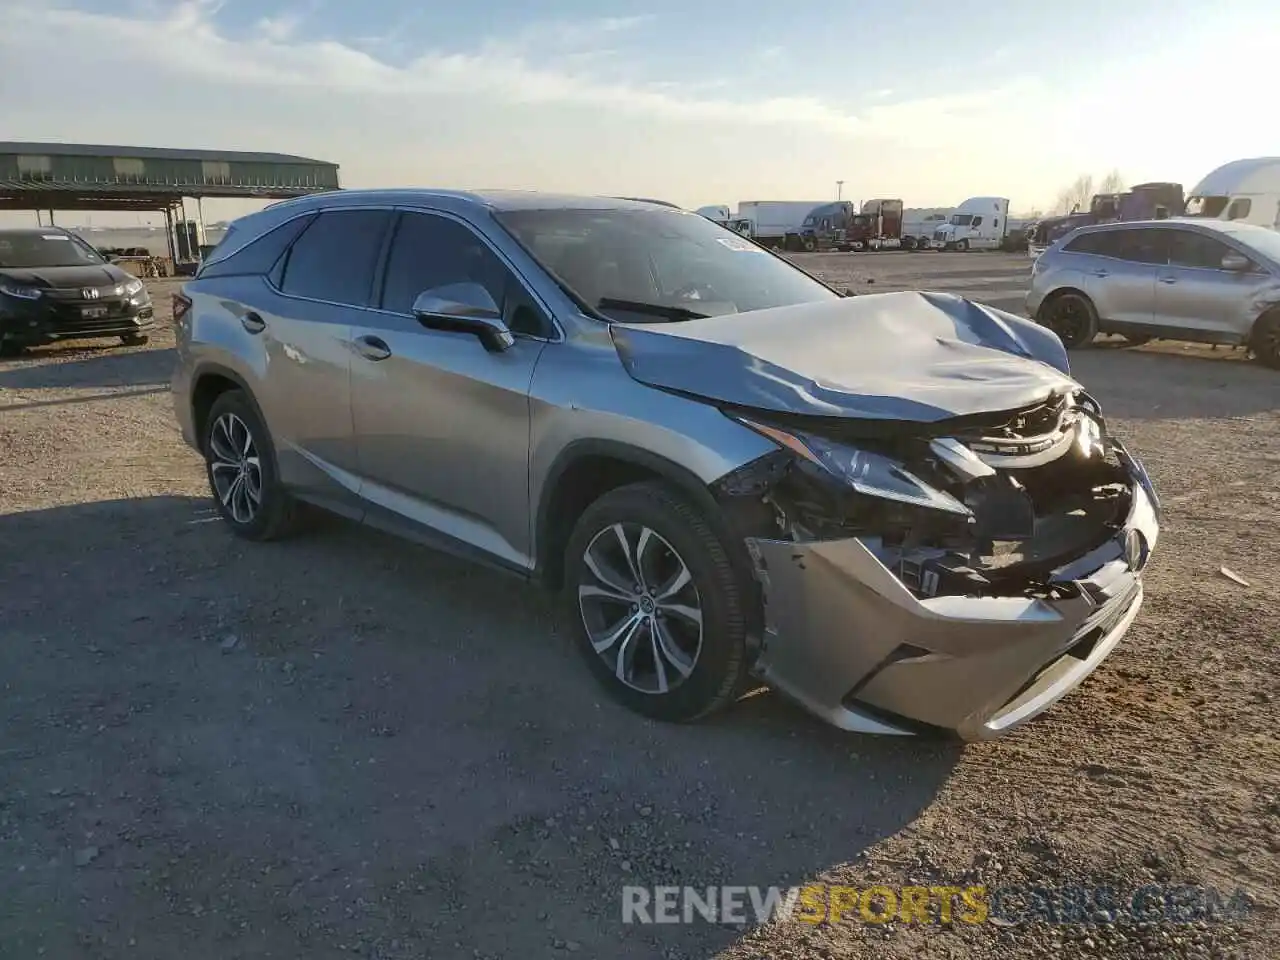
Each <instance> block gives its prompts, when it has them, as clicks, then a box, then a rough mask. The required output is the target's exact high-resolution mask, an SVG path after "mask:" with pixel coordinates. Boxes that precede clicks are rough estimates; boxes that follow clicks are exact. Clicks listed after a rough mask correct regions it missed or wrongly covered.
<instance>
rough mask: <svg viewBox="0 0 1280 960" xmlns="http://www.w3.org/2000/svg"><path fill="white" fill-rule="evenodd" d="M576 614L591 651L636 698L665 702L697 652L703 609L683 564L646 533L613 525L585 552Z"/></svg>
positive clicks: (685, 676) (644, 528)
mask: <svg viewBox="0 0 1280 960" xmlns="http://www.w3.org/2000/svg"><path fill="white" fill-rule="evenodd" d="M581 569H582V573H581V577H580V580H579V584H578V610H579V612H580V614H581V616H582V622H583V625H584V626H585V627H586V630H587V634H588V636H589V637H590V641H591V646H592V647H593V648H594V650H595V652H596V653H597V654H598V655H599V656H600V657H601V659H603V660H604V662H605V663H606V665H608V667H609V669H610V671H611V672H612V673H613V675H614V676H615V677H616V678H617V679H618V680H619V681H620V682H621V683H624V684H626V685H627V686H628V687H630V688H631V689H633V690H636V691H638V692H640V693H647V694H666V693H669V692H670V691H671V690H673V689H675V688H676V687H678V686H679V685H680V684H682V683H683V682H684V681H685V680H687V679H688V677H689V675H690V674H691V673H692V672H693V669H694V667H695V666H696V665H697V662H698V655H699V653H700V652H701V650H702V629H703V625H702V602H701V597H700V596H699V594H698V588H697V585H696V584H695V583H694V580H693V575H692V574H691V573H690V572H689V567H688V565H687V564H686V563H685V561H684V560H683V559H682V558H681V556H680V555H679V554H678V553H677V552H676V551H675V549H674V548H673V547H672V546H671V544H670V543H669V542H668V541H667V540H665V539H664V538H663V537H662V536H661V535H660V534H659V533H657V532H655V531H654V530H653V529H651V528H650V527H647V526H643V525H639V524H631V523H614V524H612V525H610V526H608V527H605V528H604V529H603V530H600V531H599V532H598V533H596V535H595V536H594V537H592V538H591V541H590V542H589V543H588V544H587V548H586V550H585V551H584V552H583V556H582V564H581Z"/></svg>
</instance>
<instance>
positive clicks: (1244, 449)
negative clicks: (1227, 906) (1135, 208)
mask: <svg viewBox="0 0 1280 960" xmlns="http://www.w3.org/2000/svg"><path fill="white" fill-rule="evenodd" d="M797 259H798V260H802V261H803V262H804V265H805V266H806V267H807V268H809V269H813V270H815V271H817V272H819V273H820V274H822V275H823V276H824V277H826V278H827V279H829V280H833V281H836V282H838V283H841V284H846V285H850V286H853V287H855V288H856V289H858V290H859V291H860V292H863V291H865V292H872V291H879V290H888V289H900V288H903V287H913V286H925V287H928V288H932V289H941V290H951V291H955V292H959V293H964V294H967V295H971V296H973V297H975V298H976V299H981V300H987V301H989V302H992V303H994V304H995V305H997V306H1002V307H1005V308H1011V309H1019V308H1020V303H1021V295H1022V292H1023V290H1024V289H1025V284H1026V280H1027V277H1028V275H1029V261H1028V260H1027V259H1026V258H1025V257H1012V256H1004V255H996V254H969V255H963V254H958V255H951V254H907V253H885V254H862V255H816V256H812V257H808V258H804V257H798V258H797ZM152 287H153V294H154V296H155V297H156V298H157V303H158V304H160V305H161V306H162V307H163V311H162V312H163V314H164V317H163V319H164V321H165V322H163V323H162V324H161V328H160V329H161V332H160V333H159V335H158V336H156V337H155V338H154V339H153V342H152V343H151V344H150V345H149V346H148V347H145V348H135V349H127V350H126V349H120V348H117V347H111V348H94V347H84V348H79V347H76V346H72V347H67V346H64V347H60V348H56V349H45V350H40V351H36V352H34V353H33V354H32V355H30V356H28V357H25V358H22V359H20V360H15V361H5V362H3V363H0V685H2V687H0V690H2V696H0V957H3V958H6V960H7V958H23V960H26V958H32V957H38V956H44V957H50V958H67V960H79V958H95V960H96V958H117V957H118V958H164V960H170V958H173V957H177V956H184V957H187V958H189V960H204V958H217V960H231V958H238V957H242V958H263V957H275V958H303V957H305V958H308V960H323V958H329V957H349V956H361V957H366V958H377V960H420V958H436V957H449V958H452V957H464V958H498V957H541V956H549V957H557V956H561V955H563V954H565V953H579V954H580V955H582V956H587V957H599V958H683V957H708V956H716V955H718V956H721V957H725V958H735V960H737V958H748V957H751V958H756V957H759V958H765V957H769V958H775V960H776V958H784V957H786V958H809V957H817V958H844V957H859V958H861V957H867V958H873V957H875V958H879V957H888V958H904V960H905V958H917V957H950V958H969V957H999V958H1005V957H1010V958H1024V957H1025V958H1041V957H1044V956H1047V955H1049V954H1050V953H1053V954H1057V955H1064V956H1090V957H1094V956H1097V957H1184V956H1185V957H1240V958H1245V957H1248V958H1260V957H1264V956H1280V913H1278V912H1277V909H1278V907H1280V902H1278V900H1277V894H1276V892H1275V886H1274V885H1275V876H1276V867H1277V865H1278V864H1280V763H1278V762H1277V761H1278V759H1280V740H1278V739H1277V736H1276V724H1277V720H1278V719H1280V711H1278V710H1277V698H1278V697H1280V691H1278V690H1277V676H1278V675H1280V655H1278V652H1277V651H1278V639H1280V637H1278V635H1280V618H1278V617H1277V615H1276V609H1277V601H1278V600H1280V582H1278V581H1277V570H1278V569H1280V537H1277V535H1276V532H1277V522H1276V516H1277V509H1278V508H1280V487H1278V486H1277V483H1276V475H1277V472H1278V471H1280V374H1277V373H1276V372H1274V371H1268V370H1265V369H1262V368H1260V367H1259V366H1257V365H1256V364H1253V363H1250V362H1247V361H1244V360H1243V359H1242V358H1241V357H1239V356H1238V355H1236V354H1232V353H1231V352H1228V351H1217V352H1213V351H1210V350H1208V349H1204V348H1196V347H1186V346H1183V345H1159V344H1157V345H1153V346H1150V347H1147V348H1143V349H1138V350H1132V349H1118V348H1115V347H1110V346H1105V345H1104V346H1102V347H1100V348H1098V349H1094V350H1090V351H1083V352H1080V353H1078V354H1073V357H1072V359H1073V363H1074V365H1075V370H1076V373H1077V375H1078V376H1079V377H1080V378H1081V379H1082V380H1083V382H1084V383H1085V384H1086V385H1087V386H1088V387H1089V388H1090V389H1091V390H1092V391H1094V392H1095V394H1096V395H1097V396H1098V397H1099V398H1100V400H1101V401H1102V403H1103V405H1104V409H1105V411H1106V412H1107V413H1108V414H1109V415H1110V419H1111V421H1112V423H1113V424H1114V426H1115V428H1116V429H1117V430H1118V432H1119V433H1120V434H1122V435H1123V437H1124V438H1125V439H1126V440H1127V441H1129V442H1130V443H1131V446H1132V447H1134V448H1135V449H1136V451H1137V452H1138V453H1139V455H1140V456H1142V457H1143V458H1144V459H1145V462H1146V464H1147V466H1148V468H1149V469H1150V470H1151V472H1152V474H1153V476H1154V479H1155V482H1156V484H1157V487H1158V489H1159V491H1160V493H1161V495H1162V497H1163V501H1164V505H1165V510H1166V516H1165V521H1164V524H1165V525H1164V530H1163V534H1162V537H1161V542H1160V545H1159V548H1158V554H1157V557H1156V559H1155V561H1154V562H1153V565H1152V567H1151V569H1150V573H1149V577H1148V601H1147V604H1146V607H1145V608H1144V610H1143V612H1142V614H1141V616H1140V618H1139V620H1138V622H1137V623H1136V625H1135V627H1134V628H1133V630H1132V631H1131V633H1130V634H1129V636H1128V638H1127V639H1126V641H1125V642H1124V643H1123V644H1122V645H1121V646H1120V647H1119V648H1118V649H1117V650H1116V652H1115V653H1114V654H1113V655H1112V656H1111V657H1110V658H1109V659H1108V660H1107V661H1106V662H1104V664H1103V665H1102V667H1101V668H1100V669H1099V670H1098V672H1097V673H1096V674H1095V675H1094V676H1093V677H1092V678H1091V679H1090V680H1089V681H1088V682H1086V683H1085V684H1084V686H1082V687H1081V688H1080V689H1079V690H1078V691H1076V692H1075V693H1073V694H1072V695H1070V696H1069V697H1067V698H1066V699H1065V700H1063V701H1062V702H1061V703H1059V704H1058V705H1057V706H1056V707H1055V708H1054V709H1053V710H1052V711H1050V712H1049V713H1048V714H1046V715H1045V716H1044V717H1043V718H1041V719H1040V720H1038V721H1036V722H1035V723H1033V724H1030V725H1028V726H1027V727H1024V728H1023V729H1021V730H1019V731H1017V732H1015V733H1014V734H1013V735H1011V736H1009V737H1007V738H1005V739H1003V740H1000V741H997V742H995V743H989V744H983V745H977V746H968V747H959V746H955V745H951V744H946V743H939V742H924V741H906V740H898V739H876V738H871V737H860V736H854V735H849V734H844V733H840V732H838V731H835V730H831V729H828V728H826V727H824V726H822V725H820V724H819V723H817V722H816V721H813V720H811V719H809V718H808V717H807V716H806V715H805V714H803V713H802V712H800V711H799V710H798V709H796V708H794V707H792V706H790V705H789V704H787V703H786V702H783V701H781V700H780V699H779V698H777V697H775V696H773V695H764V696H757V697H754V698H752V699H749V700H746V701H744V702H743V703H741V704H739V705H737V706H736V707H735V708H734V709H733V710H731V711H729V712H728V713H727V714H725V715H723V716H721V717H719V718H717V719H716V720H715V721H713V722H711V723H708V724H704V725H700V726H693V727H672V726H663V725H658V724H654V723H650V722H647V721H645V720H642V719H639V718H637V717H636V716H634V715H631V714H629V713H627V712H625V711H623V710H622V709H621V708H619V707H616V706H614V705H613V704H612V703H611V702H609V701H607V700H604V699H602V698H601V697H600V696H599V695H598V694H597V691H596V689H595V687H594V686H593V684H592V683H591V682H590V679H589V677H588V675H587V673H586V671H585V668H584V667H582V666H581V665H580V664H579V663H578V661H577V660H576V659H575V656H574V654H573V651H572V650H571V649H570V648H569V645H568V643H567V641H566V639H565V637H564V636H563V635H561V634H559V633H557V630H556V627H555V623H554V618H553V616H552V609H551V604H550V603H549V602H548V600H547V598H546V597H544V596H543V595H542V594H540V593H539V592H538V591H537V590H536V589H534V588H531V587H527V586H524V585H522V584H520V583H519V582H516V581H513V580H509V579H505V578H503V577H502V576H500V575H498V574H493V573H489V572H487V571H485V570H482V569H479V568H474V567H470V566H466V565H463V564H462V563H460V562H456V561H453V560H450V559H447V558H443V557H441V556H437V555H435V554H433V553H430V552H428V551H426V550H424V549H421V548H417V547H414V546H410V545H407V544H402V543H399V542H396V541H392V540H390V539H388V538H385V537H383V536H380V535H378V534H375V533H371V532H368V531H365V530H362V529H359V528H354V527H352V526H350V525H347V524H344V523H341V522H338V521H334V522H332V523H330V524H326V525H324V526H323V527H322V528H321V529H320V530H318V531H317V532H315V533H313V534H310V535H308V536H306V537H304V538H302V539H298V540H294V541H289V542H285V543H278V544H270V545H249V544H244V543H242V542H239V541H237V540H235V539H233V538H232V537H231V536H230V535H229V534H228V533H227V532H226V531H225V530H224V529H223V527H222V526H221V524H220V523H219V522H218V521H217V520H216V518H215V514H214V511H213V510H212V508H211V504H210V502H209V499H208V497H207V494H206V488H205V483H204V478H203V472H202V469H201V465H200V463H199V461H198V459H197V457H196V456H195V455H194V454H193V453H192V452H191V451H189V450H187V449H186V448H184V447H183V446H182V445H181V443H180V441H179V438H178V434H177V430H176V427H175V425H174V422H173V417H172V413H171V401H170V397H169V393H168V387H167V381H168V377H169V372H170V367H171V364H172V350H171V347H172V336H171V333H170V332H169V331H168V324H167V320H168V294H169V292H170V291H171V290H172V289H173V285H172V284H171V283H169V282H157V283H154V284H153V285H152ZM1223 566H1226V567H1228V568H1229V569H1231V570H1232V571H1234V572H1236V573H1237V574H1239V575H1240V576H1241V577H1243V578H1244V579H1245V580H1247V582H1248V584H1249V585H1248V586H1243V585H1241V584H1239V583H1237V582H1234V581H1233V580H1231V579H1228V578H1227V577H1226V576H1224V575H1222V574H1221V573H1220V568H1221V567H1223ZM818 881H829V882H832V883H841V884H851V885H855V886H858V887H860V888H861V887H866V886H867V885H869V884H872V883H883V884H888V885H902V884H920V883H923V884H925V885H930V884H932V885H959V886H964V885H970V884H980V883H985V884H988V885H991V886H993V887H994V886H998V885H1002V884H1036V885H1041V886H1046V887H1058V886H1063V885H1086V884H1087V885H1094V884H1106V885H1111V886H1114V887H1117V888H1120V889H1121V890H1128V889H1132V888H1136V887H1140V886H1142V885H1143V884H1147V883H1161V884H1191V885H1198V886H1204V887H1213V888H1216V889H1218V890H1220V891H1223V892H1226V893H1231V892H1234V891H1236V890H1241V891H1243V892H1244V894H1245V896H1246V898H1247V901H1248V902H1249V903H1250V904H1251V909H1250V911H1249V912H1248V914H1247V915H1246V916H1244V917H1243V918H1241V919H1237V920H1234V921H1230V922H1192V923H1182V924H1178V923H1150V924H1143V925H1134V924H1131V923H1121V922H1116V923H1106V922H1102V921H1103V920H1105V918H1102V917H1097V918H1093V919H1095V920H1097V921H1098V922H1093V923H1085V924H1081V923H1072V924H1052V923H1045V922H1031V923H1013V924H1010V923H1008V922H1004V923H986V924H982V925H977V926H970V925H965V924H951V925H922V924H906V923H901V922H895V923H889V924H883V925H881V924H867V923H863V922H854V921H852V920H846V921H844V922H842V923H839V924H835V925H820V926H813V925H810V924H806V923H802V922H797V921H794V920H793V921H791V922H780V923H772V924H768V925H765V926H763V927H760V928H758V929H754V930H750V929H748V930H744V929H740V928H733V927H730V926H721V925H715V924H711V923H707V922H702V921H697V922H695V923H693V924H689V925H683V924H681V925H650V926H643V925H628V926H624V925H623V924H622V923H621V902H622V893H621V891H622V887H623V886H624V885H626V884H640V885H646V886H651V885H659V884H661V885H683V884H689V885H693V886H697V887H705V886H707V885H711V884H739V885H761V886H765V885H775V884H776V885H782V886H789V885H799V884H804V883H809V882H818Z"/></svg>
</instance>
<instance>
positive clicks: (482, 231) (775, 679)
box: [173, 190, 1159, 739]
mask: <svg viewBox="0 0 1280 960" xmlns="http://www.w3.org/2000/svg"><path fill="white" fill-rule="evenodd" d="M174 317H175V322H176V325H177V353H178V366H177V370H176V372H175V376H174V381H173V386H174V399H175V405H176V411H177V416H178V420H179V423H180V425H181V428H182V432H183V435H184V436H185V438H186V440H187V441H188V442H189V443H190V444H191V445H192V446H193V447H195V448H196V449H197V450H198V451H200V453H201V454H202V455H203V457H204V460H205V464H206V468H207V472H208V479H209V484H210V488H211V490H212V493H213V496H214V499H215V502H216V504H217V507H218V509H219V511H220V512H221V514H222V517H223V519H224V520H225V521H226V523H227V524H228V526H229V527H230V528H231V529H232V530H233V531H234V532H235V533H237V534H239V535H240V536H242V537H245V538H248V539H251V540H265V539H270V538H273V537H278V536H281V535H284V534H285V533H287V532H289V531H290V530H292V529H293V528H294V527H296V525H297V524H298V523H299V522H300V521H302V520H303V519H304V518H305V515H306V511H307V508H309V507H313V506H319V507H322V508H325V509H327V510H330V511H333V512H336V513H339V514H342V515H345V516H347V517H350V518H352V519H354V520H357V521H362V522H364V523H367V524H370V525H373V526H377V527H381V528H384V529H387V530H390V531H393V532H395V533H397V534H400V535H403V536H406V537H410V538H413V539H417V540H420V541H423V542H426V543H429V544H433V545H436V546H439V547H442V548H445V549H448V550H452V551H454V552H456V553H458V554H460V555H463V556H467V557H472V558H475V559H479V560H482V561H485V562H487V563H490V564H492V565H495V566H497V567H499V568H502V569H504V570H508V571H511V572H513V573H515V574H517V575H519V576H522V577H525V578H529V579H535V580H537V581H539V582H541V583H543V584H545V585H546V586H548V587H550V588H551V589H553V590H556V591H558V592H560V594H561V595H562V597H563V602H564V605H565V608H566V615H567V618H568V621H569V622H570V623H571V624H572V630H573V633H574V636H575V638H576V643H577V646H578V648H579V650H580V651H581V653H582V655H583V657H584V659H585V661H586V663H587V664H588V665H589V667H590V669H591V670H592V671H593V672H594V673H595V675H596V677H597V678H598V679H599V681H600V682H601V683H602V684H603V685H604V686H605V687H606V688H607V689H608V690H609V691H610V692H611V693H612V694H613V695H614V696H616V697H617V699H619V700H620V701H622V702H623V703H625V704H627V705H628V706H630V707H631V708H633V709H635V710H637V711H639V712H641V713H644V714H646V715H649V716H652V717H656V718H660V719H663V720H671V721H686V720H693V719H696V718H699V717H702V716H705V715H707V714H709V713H711V712H712V711H714V710H716V709H717V708H719V707H722V706H724V705H725V704H727V703H729V702H730V701H732V700H733V699H734V698H735V697H737V696H738V695H740V694H741V693H742V692H744V691H745V690H747V689H749V688H751V687H753V686H758V685H759V684H760V682H761V681H763V682H765V683H767V684H770V685H772V686H773V687H775V688H777V689H779V690H781V691H783V692H785V693H786V694H789V695H790V696H791V697H793V698H794V699H796V700H797V701H799V702H800V703H801V704H803V705H804V706H806V707H807V708H808V709H810V710H811V711H813V712H814V713H816V714H817V715H819V716H821V717H823V718H825V719H826V720H828V721H830V722H831V723H833V724H836V725H837V726H839V727H842V728H844V729H847V730H854V731H866V732H878V733H894V734H908V733H919V732H928V731H934V732H936V731H946V732H952V733H958V734H959V735H960V736H962V737H964V738H968V739H983V738H988V737H993V736H997V735H999V734H1001V733H1004V732H1005V731H1007V730H1010V729H1012V728H1013V727H1015V726H1017V725H1018V724H1020V723H1022V722H1023V721H1025V720H1027V719H1029V718H1031V717H1033V716H1035V715H1037V714H1038V713H1040V712H1041V711H1042V710H1044V709H1045V708H1046V707H1048V706H1049V705H1050V704H1052V703H1053V702H1054V701H1056V700H1057V699H1058V698H1059V697H1061V696H1062V695H1063V694H1065V693H1067V692H1068V691H1069V690H1071V689H1072V688H1074V687H1075V686H1076V685H1077V684H1078V683H1080V681H1081V680H1083V679H1084V678H1085V677H1086V676H1087V675H1088V674H1089V673H1090V672H1091V671H1092V670H1093V669H1094V668H1095V667H1096V666H1097V664H1098V663H1099V662H1100V661H1101V660H1102V658H1103V657H1105V656H1106V655H1107V653H1108V652H1109V651H1110V650H1111V649H1112V648H1113V647H1114V646H1115V644H1116V643H1117V642H1118V641H1119V640H1120V638H1121V637H1122V636H1123V635H1124V633H1125V631H1126V630H1127V628H1128V627H1129V625H1130V623H1132V621H1133V619H1134V617H1135V616H1136V615H1137V612H1138V609H1139V607H1140V605H1141V603H1142V597H1143V592H1142V582H1141V571H1142V569H1143V567H1144V566H1145V565H1146V563H1147V560H1148V558H1149V557H1150V555H1151V551H1152V549H1153V548H1154V546H1155V543H1156V538H1157V536H1158V532H1159V522H1158V517H1157V512H1158V508H1157V501H1156V496H1155V493H1154V491H1153V490H1152V488H1151V484H1150V480H1149V479H1148V477H1147V475H1146V473H1145V471H1144V470H1143V468H1142V467H1141V465H1140V464H1139V463H1138V462H1137V461H1136V460H1135V459H1134V458H1133V457H1132V456H1131V455H1130V454H1129V452H1128V451H1127V450H1126V449H1125V448H1124V446H1123V444H1121V443H1120V441H1119V440H1117V439H1115V438H1114V437H1112V436H1111V435H1110V434H1109V432H1108V430H1107V426H1106V423H1105V421H1104V420H1103V418H1102V415H1101V412H1100V410H1099V408H1098V405H1097V404H1096V403H1095V402H1094V400H1093V399H1091V398H1090V397H1089V396H1088V395H1087V394H1086V393H1085V392H1084V391H1083V390H1082V389H1081V387H1080V385H1079V384H1078V383H1077V382H1076V381H1075V380H1073V379H1072V378H1071V376H1070V374H1069V371H1068V367H1067V360H1066V353H1065V351H1064V350H1063V348H1062V345H1061V343H1060V342H1059V341H1058V339H1057V337H1055V336H1054V335H1053V334H1052V333H1050V332H1049V331H1047V330H1045V329H1043V328H1042V327H1040V326H1038V325H1036V324H1034V323H1032V322H1030V321H1027V320H1024V319H1021V318H1018V317H1015V316H1012V315H1010V314H1007V313H1003V312H1001V311H999V310H994V309H991V308H988V307H985V306H981V305H979V304H976V303H973V302H970V301H967V300H964V299H961V298H959V297H955V296H951V295H945V294H926V293H911V292H904V293H889V294H881V295H874V296H858V297H852V296H846V295H843V294H841V293H840V292H837V291H835V290H832V289H830V288H829V287H827V286H826V285H824V284H823V283H821V282H820V281H818V280H816V279H814V278H813V277H811V276H809V275H808V274H806V273H804V272H803V271H801V270H800V269H798V268H797V267H795V266H793V265H792V264H790V263H789V262H787V261H786V260H784V259H782V258H780V257H778V256H776V255H774V254H773V253H771V252H769V251H767V250H764V249H763V248H762V247H760V246H758V245H756V244H755V243H753V242H752V241H750V240H748V239H746V238H744V237H742V236H739V235H738V234H735V233H733V232H731V231H729V230H726V229H724V228H723V227H720V226H718V225H716V224H715V223H713V222H711V221H710V220H707V219H705V218H703V217H700V216H697V215H694V214H691V213H687V212H684V211H681V210H679V209H673V208H671V207H670V206H667V205H662V204H657V203H652V202H645V201H632V200H618V199H604V198H584V197H561V196H547V195H539V194H523V193H500V192H499V193H451V192H436V191H423V190H412V191H409V190H406V191H344V192H341V193H334V194H328V195H322V196H317V197H310V198H306V199H301V200H295V201H288V202H286V203H282V204H278V205H275V206H272V207H269V208H267V209H266V210H264V211H262V212H259V213H256V214H253V215H251V216H249V217H246V218H244V219H242V220H240V221H237V222H236V223H235V224H234V225H233V227H232V228H231V230H230V232H229V233H228V235H227V237H226V238H225V239H224V240H223V242H222V243H221V244H220V245H219V246H218V248H217V249H216V250H215V251H213V253H212V255H211V256H209V257H208V259H206V260H205V262H204V264H203V265H202V267H201V269H200V271H199V273H198V275H197V276H196V277H195V278H194V279H193V280H191V281H190V282H188V283H187V284H186V285H185V286H184V287H183V290H182V292H181V293H180V294H178V295H176V296H175V298H174Z"/></svg>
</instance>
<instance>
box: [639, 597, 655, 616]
mask: <svg viewBox="0 0 1280 960" xmlns="http://www.w3.org/2000/svg"><path fill="white" fill-rule="evenodd" d="M640 609H641V610H642V611H643V612H644V613H653V598H652V597H641V598H640Z"/></svg>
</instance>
